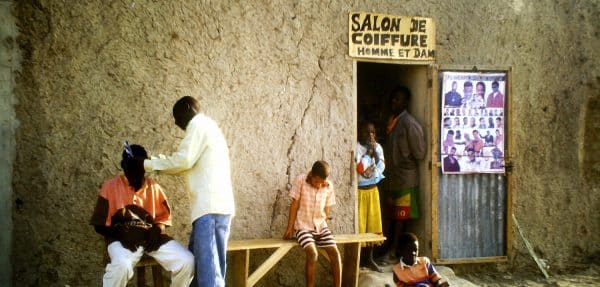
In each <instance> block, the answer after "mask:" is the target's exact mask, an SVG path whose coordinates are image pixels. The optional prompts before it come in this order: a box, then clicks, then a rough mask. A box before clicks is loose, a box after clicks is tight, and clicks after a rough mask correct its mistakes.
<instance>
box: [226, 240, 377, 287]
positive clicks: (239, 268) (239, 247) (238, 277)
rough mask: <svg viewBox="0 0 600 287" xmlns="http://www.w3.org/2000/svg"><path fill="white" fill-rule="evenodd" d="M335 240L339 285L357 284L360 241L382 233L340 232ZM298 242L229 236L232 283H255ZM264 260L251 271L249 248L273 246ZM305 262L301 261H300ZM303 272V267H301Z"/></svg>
mask: <svg viewBox="0 0 600 287" xmlns="http://www.w3.org/2000/svg"><path fill="white" fill-rule="evenodd" d="M334 237H335V241H336V243H337V245H338V247H340V246H343V248H344V251H343V254H341V255H342V286H344V287H356V286H357V284H358V275H359V268H360V267H359V264H360V246H361V243H367V242H378V241H379V242H380V241H383V240H385V237H383V236H382V235H377V234H372V233H362V234H339V235H335V234H334ZM295 246H300V244H298V242H297V241H296V240H284V239H278V238H271V239H249V240H230V241H229V243H228V246H227V250H228V251H229V253H230V254H231V255H232V260H231V262H229V264H231V267H232V268H231V269H230V268H228V269H229V270H231V271H232V272H233V273H234V275H233V286H236V287H238V286H242V287H251V286H254V285H255V284H256V283H257V282H258V280H260V279H261V278H262V277H263V276H264V275H265V274H266V273H267V272H268V271H269V270H271V268H273V266H275V265H276V264H277V262H279V260H281V259H282V258H283V257H284V256H285V255H286V254H287V253H288V251H290V249H292V248H294V247H295ZM273 248H276V250H275V252H273V254H271V256H270V257H269V258H267V260H265V262H263V263H262V264H261V265H260V266H259V267H258V268H256V270H254V272H252V274H250V273H249V271H250V270H249V266H250V250H255V249H273ZM319 253H320V254H321V255H323V256H324V258H326V259H327V260H329V258H328V256H327V253H326V252H325V251H324V250H323V249H322V248H319ZM302 266H304V262H302ZM302 272H303V273H304V268H302Z"/></svg>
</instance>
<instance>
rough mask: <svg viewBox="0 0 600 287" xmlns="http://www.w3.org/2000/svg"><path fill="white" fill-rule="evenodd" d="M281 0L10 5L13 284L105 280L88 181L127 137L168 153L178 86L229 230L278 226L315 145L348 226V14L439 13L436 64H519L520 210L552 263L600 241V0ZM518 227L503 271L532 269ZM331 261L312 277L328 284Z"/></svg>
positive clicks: (294, 278)
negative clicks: (14, 74)
mask: <svg viewBox="0 0 600 287" xmlns="http://www.w3.org/2000/svg"><path fill="white" fill-rule="evenodd" d="M485 2H487V1H485ZM292 3H293V2H292V1H264V2H254V1H248V2H241V3H240V2H237V1H118V0H115V1H85V2H81V3H80V2H75V1H68V2H63V1H52V0H48V1H43V0H37V1H19V2H18V3H15V4H14V6H15V8H14V9H13V15H14V16H15V17H16V18H17V19H18V20H17V21H18V25H19V29H20V33H21V35H20V37H19V39H18V46H19V50H20V53H21V54H22V55H23V61H22V63H21V65H22V70H21V72H20V73H19V76H18V78H17V82H16V97H17V100H18V103H19V104H18V105H17V106H16V117H17V119H18V120H19V121H20V123H21V124H20V127H19V129H18V130H17V134H16V147H15V149H16V159H15V163H14V165H13V176H12V182H13V185H12V186H13V190H14V194H13V201H12V202H13V222H14V233H13V238H14V241H13V246H12V254H13V257H12V263H13V276H12V278H13V282H15V284H16V282H18V283H19V284H18V285H19V286H64V285H66V284H69V285H71V286H99V285H100V283H99V282H100V280H101V276H102V272H103V264H102V260H103V252H104V251H103V244H102V240H101V239H100V237H99V236H98V235H96V234H95V233H94V232H93V229H92V228H91V226H89V225H88V223H87V222H88V219H89V216H90V213H91V211H92V208H93V205H94V203H95V198H96V195H97V192H98V187H99V185H100V183H101V182H102V181H103V180H105V179H107V178H108V177H110V176H112V175H114V174H116V173H118V171H119V166H118V162H119V154H120V148H121V143H122V141H123V140H125V139H128V140H129V141H130V142H132V143H139V144H142V145H144V146H145V147H146V148H147V149H148V150H149V151H150V152H151V153H157V152H163V153H165V152H171V151H174V150H175V149H176V145H177V144H178V142H179V140H180V139H181V137H182V136H183V132H181V131H178V130H177V129H176V128H175V126H174V124H173V120H172V119H171V115H170V113H171V107H172V104H173V103H174V101H175V100H177V99H178V98H179V97H181V96H183V95H192V96H196V97H198V98H199V99H200V101H201V103H202V108H203V110H204V111H205V112H206V113H207V114H208V115H209V116H211V117H213V118H214V119H215V120H216V121H217V122H219V123H220V126H221V128H222V130H223V132H224V133H225V136H226V138H227V140H228V144H229V148H230V154H231V159H232V171H233V180H234V185H235V186H234V189H235V191H236V206H237V208H238V215H237V216H236V217H235V219H234V221H233V229H232V237H233V238H235V239H239V238H265V237H280V236H281V235H282V234H283V231H284V229H285V225H286V220H287V212H288V209H287V206H288V204H289V198H288V195H287V193H288V190H289V188H290V183H291V182H292V180H293V178H294V177H295V176H296V175H298V174H300V173H303V172H306V171H307V169H308V168H309V167H310V165H311V164H312V162H313V161H314V160H317V159H320V158H323V159H325V160H328V161H329V162H330V163H331V164H332V166H333V175H332V180H333V182H334V184H335V185H336V187H337V197H338V198H337V199H338V205H337V206H336V207H335V208H334V209H333V212H334V217H335V220H334V223H333V230H334V232H337V233H350V232H353V231H354V217H353V214H354V206H355V203H354V202H355V196H354V192H353V191H352V185H353V183H352V180H353V177H352V169H351V151H352V149H353V147H354V141H355V133H356V132H355V117H356V102H355V101H356V99H355V98H354V97H353V89H354V87H353V82H352V79H353V71H352V60H351V59H350V58H348V57H347V56H346V54H347V13H348V12H350V11H375V12H381V13H387V14H396V15H410V16H425V17H431V18H433V19H434V20H435V21H436V27H437V32H436V34H437V39H436V41H437V55H438V58H437V62H438V63H440V64H457V65H478V66H486V65H487V66H490V65H495V66H512V67H513V78H514V79H513V96H514V98H513V99H514V104H513V107H514V110H513V118H514V123H515V126H514V130H513V131H512V136H513V137H514V141H515V147H516V150H515V155H514V156H515V158H514V161H515V172H514V175H515V177H516V185H515V187H514V188H515V190H514V192H513V194H514V198H513V204H514V209H513V210H514V213H515V215H516V216H517V218H518V219H519V222H520V224H521V227H522V228H523V229H524V230H525V233H526V236H528V239H529V241H530V242H532V244H533V245H534V247H535V248H536V250H537V251H538V252H539V253H540V254H541V255H542V257H544V258H545V259H547V260H548V262H549V264H550V265H551V267H552V268H555V269H561V268H566V267H568V266H569V262H571V261H573V260H583V259H584V258H585V257H588V256H591V255H593V254H597V252H598V250H599V249H600V246H599V244H600V243H599V242H600V238H599V235H598V232H595V231H596V230H598V228H600V226H599V225H600V223H599V222H600V220H599V218H598V215H597V214H598V213H597V212H596V211H597V210H598V207H599V204H598V200H599V199H598V198H599V196H598V182H597V174H598V163H597V160H594V159H597V158H598V156H599V151H598V147H597V141H594V139H597V137H598V133H597V132H598V127H597V121H596V120H594V119H596V118H597V116H596V114H598V104H597V103H598V92H597V90H598V86H599V76H598V68H597V67H598V66H599V65H598V64H599V63H598V59H599V57H598V56H599V55H598V25H597V24H596V22H597V19H598V13H599V7H598V3H596V2H594V1H542V2H536V3H529V2H526V1H519V0H515V1H504V2H501V3H498V2H490V3H473V1H452V2H451V3H450V2H446V1H381V2H378V3H376V4H373V3H363V2H360V1H356V2H353V3H349V2H347V1H330V2H328V3H327V4H318V3H306V2H302V3H298V4H292ZM584 139H585V140H584ZM3 140H4V139H3ZM158 180H159V181H160V182H161V183H162V185H163V186H164V187H165V189H166V191H167V193H168V196H169V199H170V201H171V204H172V206H173V215H174V226H173V227H172V228H170V233H172V234H174V235H175V237H176V238H177V239H179V240H181V241H184V242H187V236H188V233H189V231H190V223H189V220H188V212H187V210H188V208H189V197H188V196H187V194H186V193H185V192H184V190H183V188H184V185H183V182H182V180H181V179H180V178H177V177H170V176H160V177H158ZM565 223H568V224H565ZM513 240H514V244H515V248H516V250H515V254H514V257H513V258H511V259H512V260H511V261H510V262H509V263H508V264H507V265H508V267H512V268H520V267H522V266H527V267H531V266H533V265H532V261H531V259H530V258H529V257H528V255H527V252H526V250H525V248H524V246H523V244H522V243H521V242H520V241H519V240H518V238H517V236H513ZM261 256H264V255H259V256H257V257H261ZM303 260H304V258H303V255H302V254H301V253H300V252H299V251H298V250H296V251H293V252H292V254H291V256H288V257H286V258H284V260H283V261H282V263H281V264H280V265H278V266H277V267H276V268H275V269H274V270H272V271H271V272H269V273H268V274H267V277H266V278H264V279H262V280H261V281H260V283H259V285H261V286H269V284H270V283H273V284H275V285H280V286H298V285H301V284H302V282H303V276H302V273H303V268H301V267H300V264H299V263H300V262H303ZM253 264H254V265H256V264H257V262H253ZM326 267H327V266H326V265H320V267H319V269H320V270H321V274H319V276H318V278H319V280H320V281H319V282H320V283H321V284H320V285H322V284H324V282H329V280H330V279H328V276H326V275H327V274H326V272H325V271H326Z"/></svg>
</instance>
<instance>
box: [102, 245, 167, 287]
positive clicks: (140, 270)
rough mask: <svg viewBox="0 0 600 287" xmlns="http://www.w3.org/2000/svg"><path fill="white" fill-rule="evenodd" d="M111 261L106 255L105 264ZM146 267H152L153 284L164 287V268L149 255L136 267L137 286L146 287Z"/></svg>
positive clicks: (145, 255) (155, 286)
mask: <svg viewBox="0 0 600 287" xmlns="http://www.w3.org/2000/svg"><path fill="white" fill-rule="evenodd" d="M109 261H110V259H109V257H108V254H107V253H105V254H104V264H105V265H106V264H108V262H109ZM146 267H152V283H153V284H154V287H163V286H164V284H163V283H164V278H163V276H162V270H163V268H162V266H160V264H158V262H156V260H155V259H154V258H152V257H150V256H148V255H147V254H144V256H142V259H140V261H139V262H138V263H137V264H136V265H135V273H136V274H137V286H138V287H146Z"/></svg>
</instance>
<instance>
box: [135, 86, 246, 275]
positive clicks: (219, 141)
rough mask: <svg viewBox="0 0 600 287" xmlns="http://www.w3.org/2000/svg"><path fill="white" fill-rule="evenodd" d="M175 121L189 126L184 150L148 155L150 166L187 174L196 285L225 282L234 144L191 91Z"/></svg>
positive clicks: (179, 103) (232, 210) (175, 113)
mask: <svg viewBox="0 0 600 287" xmlns="http://www.w3.org/2000/svg"><path fill="white" fill-rule="evenodd" d="M173 117H174V118H175V125H177V126H178V127H179V128H181V129H182V130H184V131H185V137H184V138H183V140H182V141H181V143H180V144H179V150H178V151H177V152H176V153H173V154H172V155H171V156H168V157H166V156H164V155H159V156H158V157H156V158H154V157H152V158H151V159H149V160H146V161H144V167H145V168H146V170H147V171H153V170H155V171H160V172H164V173H168V174H178V175H184V176H185V177H186V180H187V187H188V189H189V191H190V193H191V196H192V202H191V216H190V217H191V222H192V234H191V235H190V240H189V248H190V250H191V251H192V253H194V256H195V260H196V276H195V277H194V281H193V282H192V285H191V286H198V287H200V286H211V287H213V286H225V270H226V267H227V266H226V255H227V240H228V239H229V231H230V226H231V217H232V216H233V215H234V213H235V206H234V199H233V188H232V185H231V171H230V163H229V150H228V148H227V143H226V141H225V137H224V136H223V133H222V132H221V129H220V128H219V126H218V125H217V123H216V122H215V121H213V120H212V119H211V118H209V117H208V116H206V115H205V114H203V113H201V112H200V102H199V101H198V100H196V99H195V98H192V97H189V96H186V97H183V98H180V99H179V100H178V101H177V102H176V103H175V105H174V106H173Z"/></svg>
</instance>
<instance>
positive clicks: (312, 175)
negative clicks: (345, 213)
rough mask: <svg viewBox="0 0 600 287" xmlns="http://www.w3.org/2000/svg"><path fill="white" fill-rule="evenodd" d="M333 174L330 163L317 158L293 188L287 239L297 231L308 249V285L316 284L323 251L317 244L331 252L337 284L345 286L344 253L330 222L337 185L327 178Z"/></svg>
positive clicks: (306, 267)
mask: <svg viewBox="0 0 600 287" xmlns="http://www.w3.org/2000/svg"><path fill="white" fill-rule="evenodd" d="M329 173H330V168H329V164H328V163H327V162H325V161H317V162H315V163H314V164H313V166H312V169H311V171H310V172H309V173H308V174H307V175H301V176H299V177H297V178H296V180H295V181H294V184H293V186H292V189H291V190H290V196H291V197H292V199H293V200H292V204H291V206H290V214H289V218H288V226H287V229H286V231H285V234H284V235H283V238H284V239H290V238H291V237H292V233H293V231H294V230H295V231H296V234H295V236H296V239H297V240H298V243H300V246H302V248H304V251H305V252H306V264H305V271H306V286H314V284H315V282H314V281H315V265H316V262H317V259H318V254H319V253H318V252H317V247H321V248H324V249H325V251H327V255H328V256H329V259H330V260H331V272H332V275H333V283H334V286H336V287H340V286H341V281H342V273H341V258H340V252H339V251H338V248H337V244H336V243H335V240H334V238H333V235H332V234H331V231H330V230H329V228H328V227H327V221H326V220H327V219H329V218H330V217H329V211H330V206H332V205H334V204H335V195H334V190H333V185H332V184H331V182H330V181H329V180H327V177H329Z"/></svg>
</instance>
